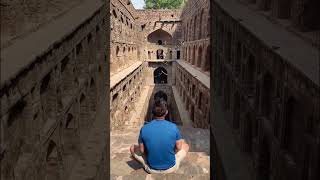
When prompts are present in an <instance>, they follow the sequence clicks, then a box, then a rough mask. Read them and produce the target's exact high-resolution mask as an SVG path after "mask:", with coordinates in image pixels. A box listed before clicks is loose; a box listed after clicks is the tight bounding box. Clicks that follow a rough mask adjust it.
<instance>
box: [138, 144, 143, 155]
mask: <svg viewBox="0 0 320 180" xmlns="http://www.w3.org/2000/svg"><path fill="white" fill-rule="evenodd" d="M139 148H140V152H141V153H142V154H144V145H143V143H140V144H139Z"/></svg>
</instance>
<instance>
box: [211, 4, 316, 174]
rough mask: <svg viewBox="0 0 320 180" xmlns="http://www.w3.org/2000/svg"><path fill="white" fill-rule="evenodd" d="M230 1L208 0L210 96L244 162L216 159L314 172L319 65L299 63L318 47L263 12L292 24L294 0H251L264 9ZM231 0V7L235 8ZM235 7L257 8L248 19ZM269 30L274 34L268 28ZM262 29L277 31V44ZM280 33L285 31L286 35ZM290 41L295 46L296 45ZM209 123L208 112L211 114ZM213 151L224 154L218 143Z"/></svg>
mask: <svg viewBox="0 0 320 180" xmlns="http://www.w3.org/2000/svg"><path fill="white" fill-rule="evenodd" d="M284 2H285V1H283V2H282V1H281V3H284ZM292 2H293V1H292ZM295 2H297V1H295ZM299 2H301V3H302V4H304V2H302V1H299ZM229 3H230V4H228V5H227V4H225V3H221V2H215V4H214V8H213V11H212V12H213V18H212V21H214V23H213V24H215V25H214V27H213V28H214V29H213V33H214V34H215V38H214V39H215V41H214V42H215V44H214V47H212V51H213V52H214V58H213V60H214V64H213V69H212V71H211V72H212V73H214V74H213V77H214V79H213V82H214V84H213V87H214V101H216V102H220V103H221V104H222V109H223V110H222V111H223V114H224V115H225V116H224V117H225V119H224V120H225V121H227V122H228V125H229V126H230V127H231V129H232V132H226V133H225V134H228V133H230V134H233V136H232V137H233V139H230V140H228V141H235V142H236V143H237V144H238V145H237V148H239V151H240V152H241V153H239V154H240V156H241V157H242V158H246V159H247V163H246V164H245V165H242V164H243V162H239V164H237V162H227V161H224V162H221V161H220V162H221V163H220V164H217V165H216V166H217V167H224V168H225V169H227V168H228V167H229V166H232V167H234V166H235V165H236V166H239V165H241V166H243V167H251V168H248V174H250V178H251V179H259V180H262V179H268V180H269V179H297V180H298V179H299V180H300V179H301V180H302V179H303V180H304V179H308V180H311V179H312V180H313V179H319V173H318V169H319V163H318V162H316V161H318V160H316V159H318V158H319V153H318V152H317V151H319V142H317V140H316V139H318V138H319V133H317V132H319V123H320V122H319V111H318V110H317V109H318V108H319V98H318V97H319V95H320V94H319V81H318V77H319V76H318V75H319V74H317V73H319V69H318V68H319V67H317V66H312V65H311V66H308V65H307V66H304V67H302V66H299V64H300V63H301V64H309V65H310V64H314V63H315V62H317V61H318V57H317V56H316V53H315V52H316V51H317V50H316V48H313V47H312V45H311V43H310V42H309V41H306V39H305V38H304V37H303V36H297V35H296V34H292V33H291V32H289V31H287V29H286V28H284V27H282V26H281V24H274V22H270V21H269V20H267V19H265V16H267V13H268V12H270V13H271V16H275V17H279V16H280V17H285V18H288V19H290V17H291V18H292V22H293V24H294V21H295V20H294V16H296V15H297V14H295V13H293V12H294V11H293V9H294V8H295V3H293V4H292V6H282V4H280V1H279V2H276V3H274V4H273V6H271V4H270V3H271V1H257V2H256V5H257V6H258V7H259V9H260V10H264V12H262V11H258V12H257V11H256V10H253V9H251V7H250V6H248V7H246V6H243V5H241V4H240V3H239V2H238V1H232V0H229ZM253 3H254V2H251V3H250V4H253ZM288 3H289V1H288ZM310 3H311V1H310ZM285 4H286V3H285ZM285 4H283V5H285ZM280 5H281V6H280ZM309 5H310V4H309ZM279 7H281V8H280V9H279ZM232 8H238V10H239V11H238V13H235V12H234V11H232ZM240 12H243V13H252V14H254V13H257V14H255V15H254V16H251V17H253V18H255V19H252V18H250V17H246V16H244V14H241V13H240ZM289 12H291V13H289ZM258 13H259V14H260V13H261V15H258ZM275 17H274V18H275ZM242 21H246V22H247V23H242ZM259 21H260V22H264V24H263V26H264V27H259V25H258V24H259ZM279 21H280V20H279ZM254 28H255V30H256V31H254ZM275 30H277V32H279V34H275V33H272V34H270V32H274V31H275ZM318 30H319V29H318ZM299 33H303V32H299ZM278 36H279V37H278ZM266 37H275V38H277V39H278V40H279V41H277V45H279V46H276V45H273V43H275V42H274V41H268V40H265V38H266ZM282 37H283V38H284V37H285V38H286V42H285V43H283V41H282V40H283V39H282ZM297 42H299V43H297ZM290 43H291V44H290ZM294 44H298V45H299V47H300V48H295V47H294ZM287 47H290V51H289V54H290V55H291V56H289V54H286V53H283V52H284V51H286V48H287ZM304 47H307V48H304ZM306 52H308V53H306ZM307 54H308V55H307ZM300 55H303V56H300ZM302 57H303V58H302ZM305 58H308V62H309V63H306V62H305ZM214 126H215V120H213V121H212V127H214ZM216 135H217V134H216ZM224 137H226V135H224ZM215 138H217V139H219V137H215ZM217 142H218V141H217ZM219 146H220V147H222V146H224V144H222V143H217V147H218V148H216V150H217V149H220V148H219ZM224 147H225V146H224ZM234 151H237V149H236V148H235V150H234ZM215 153H216V154H220V156H228V155H227V154H225V153H224V152H222V151H221V149H220V151H219V150H217V151H216V152H215ZM247 165H248V166H247ZM227 166H228V167H227ZM230 173H231V172H226V174H225V176H224V177H223V175H217V177H216V179H228V177H230V176H232V175H231V174H230ZM232 173H236V172H232ZM218 176H219V177H220V178H218Z"/></svg>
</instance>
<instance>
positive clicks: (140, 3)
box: [131, 0, 145, 9]
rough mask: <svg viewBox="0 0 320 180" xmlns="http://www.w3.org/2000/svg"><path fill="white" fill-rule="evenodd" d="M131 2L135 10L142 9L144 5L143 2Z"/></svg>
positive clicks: (140, 0) (134, 0)
mask: <svg viewBox="0 0 320 180" xmlns="http://www.w3.org/2000/svg"><path fill="white" fill-rule="evenodd" d="M131 2H132V4H133V6H134V7H135V8H136V9H143V6H144V5H145V3H144V0H131Z"/></svg>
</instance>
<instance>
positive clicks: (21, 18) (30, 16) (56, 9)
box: [0, 0, 84, 48]
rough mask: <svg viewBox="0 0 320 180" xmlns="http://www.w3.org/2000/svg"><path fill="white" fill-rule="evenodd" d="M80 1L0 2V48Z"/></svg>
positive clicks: (9, 0)
mask: <svg viewBox="0 0 320 180" xmlns="http://www.w3.org/2000/svg"><path fill="white" fill-rule="evenodd" d="M82 1H84V0H55V1H49V0H27V1H19V0H2V1H1V3H0V7H1V20H0V23H1V24H0V25H1V26H0V27H1V48H2V47H4V46H8V45H9V44H11V43H13V42H12V41H13V40H14V39H16V38H20V37H21V36H25V35H27V34H28V33H30V32H31V31H35V30H36V29H38V28H39V27H40V26H43V25H45V24H47V23H48V22H50V21H52V20H54V19H55V18H57V17H58V16H61V15H62V14H64V13H66V12H68V11H69V10H70V9H72V8H73V7H75V6H77V5H79V4H80V3H81V2H82Z"/></svg>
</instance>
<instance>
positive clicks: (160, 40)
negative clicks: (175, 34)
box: [147, 29, 172, 45]
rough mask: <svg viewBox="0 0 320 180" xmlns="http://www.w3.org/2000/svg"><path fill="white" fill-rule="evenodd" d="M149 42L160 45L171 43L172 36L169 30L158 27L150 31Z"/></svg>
mask: <svg viewBox="0 0 320 180" xmlns="http://www.w3.org/2000/svg"><path fill="white" fill-rule="evenodd" d="M147 40H148V42H149V43H154V44H158V45H171V44H172V36H171V34H169V33H168V32H167V31H164V30H162V29H158V30H156V31H153V32H152V33H150V34H149V35H148V37H147Z"/></svg>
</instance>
